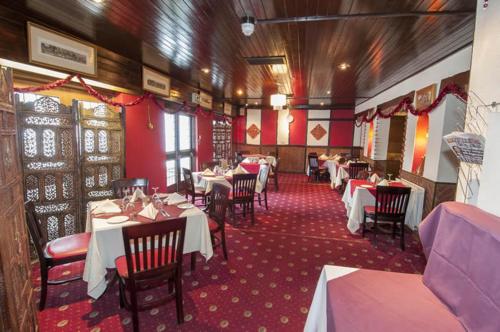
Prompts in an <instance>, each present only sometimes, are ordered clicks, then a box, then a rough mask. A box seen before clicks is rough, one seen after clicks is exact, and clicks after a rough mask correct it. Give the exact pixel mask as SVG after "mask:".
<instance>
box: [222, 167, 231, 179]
mask: <svg viewBox="0 0 500 332" xmlns="http://www.w3.org/2000/svg"><path fill="white" fill-rule="evenodd" d="M224 176H227V177H230V178H232V177H233V170H232V169H230V170H229V171H227V172H226V174H224Z"/></svg>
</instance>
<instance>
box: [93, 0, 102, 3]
mask: <svg viewBox="0 0 500 332" xmlns="http://www.w3.org/2000/svg"><path fill="white" fill-rule="evenodd" d="M103 1H104V0H94V2H95V3H102V2H103Z"/></svg>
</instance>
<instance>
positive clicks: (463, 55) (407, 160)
mask: <svg viewBox="0 0 500 332" xmlns="http://www.w3.org/2000/svg"><path fill="white" fill-rule="evenodd" d="M471 57H472V46H468V47H466V48H463V49H462V50H460V51H458V52H456V53H454V54H452V55H450V56H449V57H447V58H446V59H444V60H442V61H440V62H438V63H436V64H435V65H433V66H431V67H429V68H427V69H425V70H423V71H422V72H420V73H418V74H416V75H414V76H412V77H410V78H408V79H406V80H404V81H403V82H401V83H399V84H397V85H395V86H393V87H391V88H389V89H387V90H386V91H384V92H382V93H380V94H378V95H376V96H374V97H373V98H370V99H368V100H366V101H364V102H363V103H361V104H359V105H357V106H356V108H355V113H359V112H363V111H366V110H367V109H371V108H375V107H377V105H380V104H382V103H384V102H387V101H389V100H392V99H394V98H397V97H400V96H402V95H405V94H407V93H408V92H410V91H414V90H415V91H416V90H418V89H421V88H424V87H426V86H429V85H431V84H436V89H437V92H439V90H440V89H441V86H440V83H441V80H442V79H444V78H447V77H450V76H453V75H456V74H458V73H461V72H464V71H467V70H469V69H470V66H471ZM447 100H448V98H446V100H445V102H443V104H442V105H441V106H440V107H439V108H438V109H436V110H435V111H434V112H433V113H435V112H438V113H443V112H444V111H445V109H447V108H448V107H447V106H446V103H447V102H448V101H447ZM450 105H452V106H450V107H454V106H455V105H454V104H453V102H452V104H450ZM433 113H431V115H430V121H429V126H430V129H429V144H428V150H429V148H430V150H431V151H432V150H435V151H436V152H439V153H441V152H442V148H443V146H442V144H443V142H442V137H443V130H444V122H443V121H444V120H445V116H444V114H440V115H438V114H434V115H433ZM377 120H378V118H377ZM416 122H417V118H416V117H415V116H413V115H411V114H409V115H408V122H407V129H406V141H405V155H404V159H403V169H404V170H406V171H411V166H412V163H413V148H414V141H415V131H416ZM389 127H390V120H389V119H381V120H380V123H379V125H378V126H376V128H378V131H376V132H375V134H376V135H379V136H378V137H375V138H374V141H375V142H376V144H374V148H373V149H372V151H373V154H372V156H373V157H375V158H376V159H378V160H385V158H386V157H387V147H388V138H389ZM447 129H449V128H447ZM446 133H448V132H446ZM356 134H357V135H360V131H359V132H355V138H354V142H359V141H360V138H359V137H356ZM431 145H432V146H431ZM365 155H366V149H365ZM431 158H436V159H435V160H434V163H435V165H434V164H433V161H429V159H431ZM440 162H441V161H440V158H439V157H437V155H436V157H430V158H426V161H425V163H426V164H425V168H424V176H425V177H426V178H427V177H428V178H429V179H431V180H433V181H440V182H454V181H449V180H450V177H449V176H448V175H449V174H447V173H446V170H447V169H448V168H447V165H446V166H443V170H444V171H441V169H440V167H441V166H440V165H439V164H440ZM445 164H446V163H445ZM432 169H434V171H432ZM440 174H441V175H440ZM452 177H455V181H456V169H455V175H453V176H452Z"/></svg>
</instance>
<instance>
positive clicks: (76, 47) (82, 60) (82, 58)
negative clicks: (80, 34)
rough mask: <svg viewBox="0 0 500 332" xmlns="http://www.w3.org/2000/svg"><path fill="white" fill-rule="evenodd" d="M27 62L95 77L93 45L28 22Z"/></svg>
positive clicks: (95, 63) (95, 66)
mask: <svg viewBox="0 0 500 332" xmlns="http://www.w3.org/2000/svg"><path fill="white" fill-rule="evenodd" d="M28 50H29V61H30V62H31V63H33V64H37V65H41V66H45V67H50V68H53V69H61V70H64V71H69V72H72V73H80V74H85V75H88V76H94V77H95V76H97V59H96V58H97V51H96V48H95V46H94V45H92V44H90V43H87V42H84V41H81V40H78V39H76V38H73V37H70V36H67V35H63V34H61V33H59V32H57V31H54V30H50V29H47V28H45V27H42V26H39V25H36V24H34V23H31V22H28Z"/></svg>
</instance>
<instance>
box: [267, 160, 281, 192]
mask: <svg viewBox="0 0 500 332" xmlns="http://www.w3.org/2000/svg"><path fill="white" fill-rule="evenodd" d="M279 165H280V158H279V157H277V158H276V166H273V165H271V169H270V171H269V175H268V177H269V178H270V179H271V180H272V182H273V184H274V191H278V190H279V185H278V183H279V182H278V173H279Z"/></svg>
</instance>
